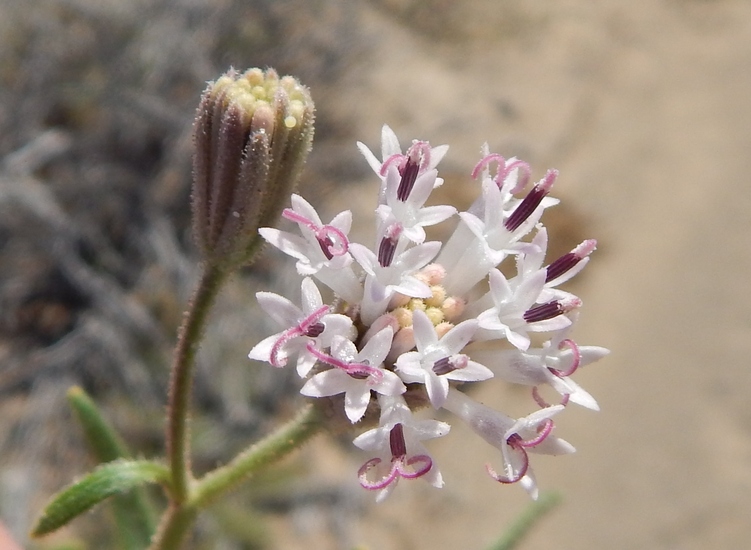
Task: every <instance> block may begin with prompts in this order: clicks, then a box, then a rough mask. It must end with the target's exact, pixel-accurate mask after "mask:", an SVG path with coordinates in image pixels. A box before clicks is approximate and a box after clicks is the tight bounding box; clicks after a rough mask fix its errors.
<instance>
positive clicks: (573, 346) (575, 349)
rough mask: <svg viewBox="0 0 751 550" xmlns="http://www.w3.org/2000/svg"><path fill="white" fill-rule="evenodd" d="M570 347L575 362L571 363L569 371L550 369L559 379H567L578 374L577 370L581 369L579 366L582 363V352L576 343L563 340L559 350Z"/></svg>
mask: <svg viewBox="0 0 751 550" xmlns="http://www.w3.org/2000/svg"><path fill="white" fill-rule="evenodd" d="M566 346H568V347H569V348H571V352H572V354H573V361H571V366H570V367H569V368H568V369H567V370H558V369H552V368H550V367H548V369H549V370H550V372H552V373H553V374H555V375H556V376H558V377H559V378H565V377H566V376H571V375H572V374H574V372H576V369H578V368H579V364H580V363H581V357H582V356H581V352H580V351H579V346H577V345H576V342H574V341H573V340H569V339H566V340H563V341H562V342H561V343H560V344H559V345H558V349H563V348H564V347H566Z"/></svg>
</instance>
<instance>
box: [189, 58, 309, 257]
mask: <svg viewBox="0 0 751 550" xmlns="http://www.w3.org/2000/svg"><path fill="white" fill-rule="evenodd" d="M313 112H314V107H313V101H312V99H311V98H310V94H309V92H308V90H307V88H305V87H304V86H302V85H301V84H300V83H299V82H298V81H297V80H296V79H294V78H292V77H290V76H285V77H282V78H279V76H278V75H277V73H276V71H274V70H273V69H267V70H266V71H262V70H261V69H249V70H248V71H246V72H245V73H243V74H240V73H238V72H237V71H235V70H233V69H230V70H229V71H228V72H227V73H226V74H224V75H223V76H221V77H220V78H219V79H218V80H216V81H215V82H211V83H209V86H208V87H207V88H206V90H205V91H204V93H203V96H202V97H201V102H200V104H199V106H198V111H197V114H196V120H195V124H194V143H195V153H194V156H193V193H192V208H193V229H194V233H195V238H196V241H197V243H198V246H199V248H200V249H201V252H202V253H203V255H204V257H205V258H206V259H207V260H208V261H209V262H211V263H213V264H215V265H221V266H223V267H226V268H229V269H232V268H236V267H239V266H240V265H242V264H243V263H246V262H248V261H249V260H251V259H252V256H253V254H254V253H255V251H256V250H257V248H258V246H257V245H258V244H260V237H259V236H258V228H259V227H262V226H273V225H276V222H277V219H278V218H279V214H280V213H281V211H282V208H283V207H284V204H286V201H287V200H288V197H289V195H290V193H291V192H292V191H293V188H294V186H295V183H296V182H297V179H298V176H299V174H300V171H301V170H302V166H303V164H304V163H305V159H306V158H307V155H308V152H309V151H310V145H311V142H312V140H313V118H314V116H313Z"/></svg>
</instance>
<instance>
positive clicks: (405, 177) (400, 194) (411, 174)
mask: <svg viewBox="0 0 751 550" xmlns="http://www.w3.org/2000/svg"><path fill="white" fill-rule="evenodd" d="M419 172H420V165H419V164H418V163H417V162H415V161H414V160H413V159H412V157H411V156H410V157H407V162H406V163H405V165H404V169H403V170H401V176H402V179H401V181H400V182H399V187H397V189H396V198H397V199H398V200H400V201H402V202H404V201H406V200H407V199H408V198H409V194H410V193H411V192H412V188H413V187H414V186H415V181H416V180H417V175H418V173H419Z"/></svg>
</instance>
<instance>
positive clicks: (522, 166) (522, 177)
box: [496, 160, 532, 195]
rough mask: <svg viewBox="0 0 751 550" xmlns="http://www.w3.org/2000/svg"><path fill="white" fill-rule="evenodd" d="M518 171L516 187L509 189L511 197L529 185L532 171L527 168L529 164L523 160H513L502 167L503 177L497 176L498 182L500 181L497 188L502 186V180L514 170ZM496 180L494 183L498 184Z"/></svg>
mask: <svg viewBox="0 0 751 550" xmlns="http://www.w3.org/2000/svg"><path fill="white" fill-rule="evenodd" d="M517 169H518V170H519V177H518V178H516V185H515V186H514V187H513V189H511V190H510V191H509V192H510V193H511V194H512V195H513V194H516V193H518V192H519V191H521V190H522V189H524V188H525V187H526V186H527V183H529V178H530V176H531V175H532V169H531V168H530V167H529V164H527V163H526V162H524V161H523V160H515V161H513V162H511V163H509V164H508V165H507V166H504V168H503V177H501V176H500V173H499V174H498V180H500V183H499V186H500V185H503V182H504V180H505V179H506V177H507V176H508V175H509V174H510V173H511V172H512V171H514V170H517ZM498 180H497V181H496V183H498Z"/></svg>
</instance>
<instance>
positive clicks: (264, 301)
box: [248, 277, 352, 376]
mask: <svg viewBox="0 0 751 550" xmlns="http://www.w3.org/2000/svg"><path fill="white" fill-rule="evenodd" d="M256 298H257V299H258V303H259V304H260V306H261V307H262V308H263V309H264V311H265V312H266V313H267V314H268V315H269V316H270V317H271V318H272V319H274V321H276V322H277V323H278V324H279V325H281V326H283V327H287V328H286V329H285V330H283V331H282V332H278V333H276V334H274V335H273V336H269V337H268V338H266V339H264V340H262V341H261V342H260V343H258V344H256V345H255V346H254V347H253V349H252V350H250V353H249V354H248V357H250V358H251V359H256V360H257V361H266V362H268V363H271V364H272V365H274V366H275V367H283V366H285V365H286V364H287V358H288V356H290V355H292V354H295V353H297V354H298V359H297V372H298V374H299V375H300V376H305V375H306V374H308V371H310V369H311V368H312V367H313V365H314V364H315V361H316V358H315V356H314V355H313V354H311V353H310V351H309V349H308V347H307V346H308V344H309V343H313V344H314V345H315V346H317V347H321V348H326V347H328V346H329V345H330V342H331V339H332V338H333V337H334V336H343V337H348V336H351V334H352V319H350V318H349V317H347V316H346V315H340V314H338V313H331V307H330V306H324V305H323V300H322V299H321V293H320V292H318V288H317V287H316V285H315V283H314V282H313V281H312V280H311V279H310V278H309V277H306V278H305V279H303V281H302V309H300V308H299V307H297V306H296V305H295V304H293V303H292V302H290V301H289V300H288V299H287V298H284V297H283V296H279V295H278V294H273V293H271V292H259V293H257V294H256Z"/></svg>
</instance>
